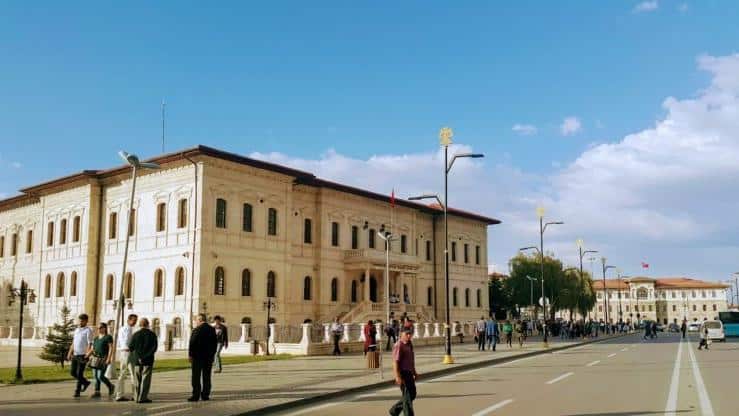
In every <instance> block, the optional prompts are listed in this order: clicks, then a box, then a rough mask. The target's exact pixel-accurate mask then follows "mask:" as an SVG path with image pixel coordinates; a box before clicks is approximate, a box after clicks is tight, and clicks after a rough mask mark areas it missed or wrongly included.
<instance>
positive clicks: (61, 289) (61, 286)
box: [44, 272, 77, 299]
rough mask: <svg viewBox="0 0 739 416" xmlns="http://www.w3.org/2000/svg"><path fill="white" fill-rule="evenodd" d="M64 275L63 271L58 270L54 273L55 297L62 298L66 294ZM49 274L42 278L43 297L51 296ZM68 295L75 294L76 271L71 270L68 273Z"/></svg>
mask: <svg viewBox="0 0 739 416" xmlns="http://www.w3.org/2000/svg"><path fill="white" fill-rule="evenodd" d="M66 282H67V279H66V276H65V275H64V272H59V274H57V275H56V292H55V294H56V297H58V298H63V297H64V296H66ZM51 289H52V288H51V275H50V274H47V275H46V278H45V279H44V298H47V299H48V298H51V293H52V290H51ZM69 296H77V272H72V273H71V274H70V275H69Z"/></svg>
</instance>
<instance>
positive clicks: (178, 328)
mask: <svg viewBox="0 0 739 416" xmlns="http://www.w3.org/2000/svg"><path fill="white" fill-rule="evenodd" d="M172 326H173V327H174V328H172V329H173V331H172V332H174V333H173V334H172V336H173V337H174V338H180V337H181V336H182V319H180V318H174V321H172Z"/></svg>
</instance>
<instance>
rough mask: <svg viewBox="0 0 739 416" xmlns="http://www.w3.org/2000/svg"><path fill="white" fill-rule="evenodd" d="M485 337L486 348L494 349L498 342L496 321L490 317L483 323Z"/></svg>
mask: <svg viewBox="0 0 739 416" xmlns="http://www.w3.org/2000/svg"><path fill="white" fill-rule="evenodd" d="M485 337H486V338H487V341H488V349H489V350H490V349H492V350H493V351H495V347H496V345H497V344H498V323H497V322H495V319H493V318H492V317H490V318H488V321H487V323H486V324H485Z"/></svg>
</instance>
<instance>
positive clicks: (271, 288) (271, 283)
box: [267, 271, 277, 298]
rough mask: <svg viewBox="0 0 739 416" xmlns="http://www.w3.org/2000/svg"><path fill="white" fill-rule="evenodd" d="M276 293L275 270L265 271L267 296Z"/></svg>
mask: <svg viewBox="0 0 739 416" xmlns="http://www.w3.org/2000/svg"><path fill="white" fill-rule="evenodd" d="M276 293H277V277H276V276H275V272H273V271H270V272H269V273H267V297H268V298H274V297H275V296H276Z"/></svg>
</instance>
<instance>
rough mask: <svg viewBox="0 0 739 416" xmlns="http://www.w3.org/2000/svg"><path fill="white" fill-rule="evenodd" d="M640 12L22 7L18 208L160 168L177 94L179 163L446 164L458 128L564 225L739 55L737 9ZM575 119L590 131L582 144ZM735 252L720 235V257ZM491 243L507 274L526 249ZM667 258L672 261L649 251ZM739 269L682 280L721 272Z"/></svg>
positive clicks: (11, 130)
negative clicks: (253, 158) (449, 130)
mask: <svg viewBox="0 0 739 416" xmlns="http://www.w3.org/2000/svg"><path fill="white" fill-rule="evenodd" d="M398 3H402V4H398ZM640 3H641V2H639V1H608V2H586V1H560V2H534V1H516V2H507V3H503V2H455V3H454V6H453V7H450V6H449V5H450V4H451V3H446V2H429V1H404V2H385V3H383V2H379V3H378V2H319V4H311V5H310V7H307V6H306V3H305V2H268V3H264V4H256V2H252V3H246V2H240V3H237V2H231V3H227V2H222V3H220V4H219V5H217V6H210V7H202V3H200V4H199V3H195V2H190V3H185V2H177V3H175V2H158V3H157V4H156V5H152V4H151V2H130V3H126V5H125V6H124V5H120V4H114V3H113V2H89V3H76V4H73V5H70V4H67V3H65V4H60V3H51V2H47V3H43V2H38V3H35V4H34V5H33V6H29V5H28V4H27V3H25V2H15V3H4V4H3V6H2V9H1V13H0V92H1V93H0V143H1V144H0V169H2V171H4V172H5V174H3V175H1V176H2V177H1V178H0V194H4V195H6V196H9V195H12V194H14V193H15V192H16V191H17V189H19V188H21V187H23V186H26V185H30V184H34V183H37V182H40V181H43V180H46V179H50V178H54V177H57V176H61V175H65V174H68V173H71V172H74V171H79V170H81V169H89V168H104V167H109V166H112V165H116V164H118V160H117V157H116V154H115V153H116V151H117V150H119V149H121V148H125V149H128V150H129V151H132V152H136V153H138V154H140V155H142V156H152V155H155V154H158V153H159V152H160V142H159V137H160V102H161V100H162V99H164V100H165V101H166V102H167V113H168V115H167V125H168V127H167V149H168V150H176V149H180V148H184V147H189V146H192V145H195V144H198V143H202V144H207V145H210V146H214V147H218V148H222V149H225V150H230V151H235V152H240V153H245V154H253V153H259V154H262V155H264V157H266V158H270V157H272V158H274V157H277V156H275V155H274V154H273V152H276V153H279V155H280V156H279V158H280V160H284V161H285V162H286V163H291V164H297V165H300V164H301V163H303V164H305V163H307V161H311V160H315V161H326V160H331V156H330V155H329V156H327V155H328V154H329V151H330V150H332V151H333V152H335V153H336V154H338V155H340V156H341V157H344V158H347V159H350V160H356V161H365V162H367V161H369V160H370V159H371V158H372V157H373V156H377V155H385V156H392V155H418V154H421V155H422V154H432V153H433V152H435V151H436V149H437V131H438V129H439V127H441V126H442V125H450V126H452V127H453V128H454V130H455V139H456V141H457V142H458V143H462V144H464V145H466V146H469V147H470V148H472V149H474V150H476V151H482V152H484V153H486V155H487V159H486V160H485V161H484V162H481V163H482V164H481V165H479V166H480V168H481V169H483V171H484V172H485V173H484V174H486V175H495V174H496V172H497V173H501V172H508V173H511V174H513V175H520V177H523V178H524V179H521V180H522V181H523V184H522V185H521V186H522V187H524V188H526V187H527V186H529V187H530V188H526V189H521V192H522V193H524V194H525V193H530V194H531V198H530V199H532V200H534V199H536V200H538V201H539V202H541V201H547V200H549V201H551V205H552V206H553V207H555V208H554V209H555V211H554V212H558V211H557V208H556V207H557V205H558V204H559V202H558V201H559V200H560V199H561V198H559V197H558V196H557V195H553V194H552V193H551V192H549V191H548V190H546V189H545V188H546V187H547V186H548V185H547V184H550V183H553V182H556V177H558V175H560V174H561V173H562V172H563V171H565V170H567V169H568V167H571V166H572V164H573V163H575V162H576V161H577V160H578V159H579V158H581V157H582V156H583V154H587V152H588V151H589V150H592V149H594V148H596V147H597V146H598V145H599V144H601V145H604V144H608V143H619V142H620V141H622V140H623V139H624V137H625V136H627V135H628V134H631V133H637V132H640V131H642V130H645V129H649V128H651V127H654V126H655V123H657V122H659V121H660V120H662V119H664V118H665V117H666V116H667V113H668V110H667V109H666V108H665V107H664V106H663V102H664V101H665V99H666V98H668V97H678V98H679V99H689V98H691V97H696V96H698V95H700V93H701V91H702V90H704V89H705V88H707V87H708V86H709V85H710V83H711V80H712V79H713V78H712V77H714V76H715V74H714V73H712V72H710V71H706V70H701V69H700V68H698V66H699V65H698V64H697V63H696V62H697V59H699V57H700V56H703V55H710V56H716V57H721V56H727V55H730V54H732V53H733V52H735V51H736V49H737V40H739V26H737V25H736V24H735V22H737V21H739V3H734V2H720V1H700V2H698V1H668V0H662V1H655V2H644V4H646V5H647V6H646V7H642V8H643V9H644V10H643V11H639V9H638V8H637V7H638V5H639V4H640ZM650 5H652V7H650ZM653 6H656V7H653ZM568 117H572V118H574V119H577V123H576V124H579V128H574V129H573V130H572V131H571V132H570V133H568V134H567V135H564V134H562V130H561V128H562V123H563V121H564V120H565V118H568ZM516 124H519V125H525V126H530V127H529V131H531V129H532V128H535V129H536V133H535V134H529V135H525V134H521V132H520V131H519V132H516V131H514V130H513V126H515V125H516ZM732 137H733V136H732ZM40 149H43V150H41V151H39V150H40ZM290 158H293V159H295V160H291V159H290ZM315 167H316V169H317V170H318V172H316V173H319V174H321V173H323V171H322V170H321V168H320V165H315ZM498 168H500V169H503V170H502V171H500V170H497V169H498ZM326 172H327V173H326V175H327V176H332V175H331V172H334V171H331V170H328V171H326ZM335 176H336V179H342V175H341V174H336V175H335ZM520 177H519V179H520ZM496 180H499V178H496ZM392 182H393V181H392V179H391V178H388V179H387V181H386V182H373V183H372V185H371V186H370V187H376V188H382V189H375V190H378V191H382V190H383V189H385V188H388V189H389V188H391V187H392V186H394V185H393V183H392ZM496 183H497V182H496ZM358 184H360V183H358ZM423 186H429V185H426V184H418V187H419V188H420V187H423ZM405 187H406V188H410V189H414V185H413V184H406V185H405ZM498 189H499V188H498ZM492 191H494V190H491V192H492ZM460 192H461V191H460ZM510 192H516V189H515V188H510ZM501 199H502V198H496V201H498V202H497V203H499V204H500V205H496V203H493V204H492V206H475V204H472V205H473V206H472V207H468V208H474V209H475V210H479V211H483V212H485V213H487V214H490V215H492V216H496V217H501V219H502V220H503V221H507V220H509V219H508V218H506V217H505V214H512V215H513V217H514V218H517V213H516V212H513V211H515V210H514V209H513V208H511V207H513V206H518V204H516V203H515V202H510V201H509V202H508V203H502V202H500V200H501ZM514 199H518V198H514ZM524 199H526V198H524ZM458 200H460V201H461V202H464V201H467V199H465V197H464V195H462V194H461V193H460V195H459V198H458ZM470 201H474V199H473V198H470ZM458 205H459V204H458ZM509 210H512V211H511V212H508V211H509ZM559 211H561V212H566V211H567V210H566V209H561V210H559ZM515 221H516V220H515V219H513V220H509V221H507V222H513V223H514V225H515ZM516 230H517V229H516V228H515V227H514V228H510V229H508V230H507V231H504V232H503V233H509V234H506V235H507V236H509V237H510V236H515V235H519V234H517V231H516ZM580 230H583V231H582V233H585V231H586V230H588V227H587V225H585V224H583V225H582V227H581V228H578V231H580ZM573 232H574V231H573ZM595 234H597V233H595ZM597 235H598V236H597V237H596V239H597V240H596V241H598V240H600V241H599V242H601V243H602V245H604V246H605V245H608V244H607V243H606V240H608V236H607V235H606V233H605V232H604V233H602V235H600V234H597ZM553 237H554V238H555V239H557V238H560V237H561V238H562V239H563V241H565V240H569V239H571V237H573V236H570V235H562V236H557V235H554V236H553ZM493 238H494V236H493V234H492V233H491V239H493ZM527 238H528V236H527ZM650 238H653V237H650ZM703 239H704V237H700V238H697V237H696V241H698V240H703ZM727 239H728V240H732V239H731V238H730V236H729V235H727V234H721V235H715V236H712V237H711V241H714V242H716V244H718V242H721V243H720V244H718V245H720V246H721V247H723V249H722V250H725V249H726V247H727V246H726V242H725V240H727ZM650 241H652V240H650ZM691 241H692V240H691ZM668 242H669V243H670V244H674V240H672V239H670V240H669V241H668ZM563 244H564V242H563ZM696 244H697V245H696V246H695V247H696V248H700V249H706V250H711V249H712V248H713V247H714V245H713V244H714V243H710V244H708V243H700V244H703V245H700V244H698V243H696ZM491 247H492V248H491V250H495V253H494V254H492V255H491V258H493V259H494V260H495V262H496V263H497V264H501V263H504V262H505V259H506V258H508V257H510V255H511V253H512V250H511V247H509V246H504V245H502V244H501V243H499V242H492V241H491ZM555 247H556V246H555ZM613 250H614V252H620V251H619V247H618V245H614V247H613ZM657 250H658V251H659V249H657ZM513 251H515V249H514V250H513ZM724 254H725V253H724ZM617 256H618V255H617ZM650 256H651V257H655V258H659V257H660V255H657V254H651V253H645V254H643V255H639V257H644V258H646V257H650ZM662 256H664V257H665V258H666V259H667V258H668V257H669V256H667V254H666V253H665V252H662ZM632 257H633V255H632ZM640 260H642V259H641V258H639V259H635V258H629V259H626V258H623V259H622V262H623V263H624V264H630V265H634V264H636V265H638V264H639V262H640ZM724 267H726V268H727V269H726V270H724ZM729 267H730V266H729V265H728V264H725V265H724V266H721V268H719V267H718V266H715V265H713V266H696V265H695V263H688V262H685V264H682V265H674V266H672V268H666V269H664V271H665V272H671V273H681V271H685V272H686V273H687V272H691V273H695V274H700V275H710V276H719V275H725V274H726V273H727V271H728V268H729ZM738 268H739V267H738ZM632 271H634V272H638V269H637V270H632ZM731 271H734V270H731ZM716 278H718V277H716Z"/></svg>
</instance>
